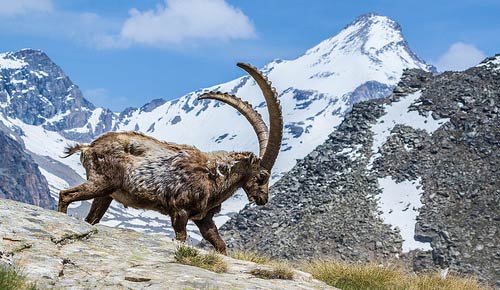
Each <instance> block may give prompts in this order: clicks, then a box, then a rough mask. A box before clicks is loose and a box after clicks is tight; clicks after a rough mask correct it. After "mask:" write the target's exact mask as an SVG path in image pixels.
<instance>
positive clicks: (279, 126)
mask: <svg viewBox="0 0 500 290" xmlns="http://www.w3.org/2000/svg"><path fill="white" fill-rule="evenodd" d="M238 66H239V67H240V68H242V69H244V70H245V71H246V72H247V73H248V74H249V75H251V76H252V78H253V79H254V80H255V82H257V84H258V85H259V87H260V89H261V90H262V94H263V95H264V98H265V99H266V103H267V109H268V111H269V122H270V124H269V141H268V142H267V146H266V148H265V152H264V155H263V156H262V160H261V163H260V164H261V166H262V167H264V168H265V169H267V170H269V171H271V169H272V168H273V165H274V162H275V161H276V158H278V154H279V152H280V147H281V139H282V137H283V115H282V112H281V105H280V102H279V99H278V94H277V93H276V89H275V88H273V87H272V86H271V82H270V81H269V80H268V79H267V78H266V77H265V76H264V75H262V73H261V72H260V71H259V70H257V69H256V68H255V67H253V66H251V65H249V64H245V63H238Z"/></svg>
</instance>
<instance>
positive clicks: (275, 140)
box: [198, 63, 283, 205]
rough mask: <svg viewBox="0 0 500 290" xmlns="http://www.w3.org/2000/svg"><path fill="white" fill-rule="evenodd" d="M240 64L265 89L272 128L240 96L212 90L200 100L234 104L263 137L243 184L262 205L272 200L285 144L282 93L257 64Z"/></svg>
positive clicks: (252, 197) (254, 199)
mask: <svg viewBox="0 0 500 290" xmlns="http://www.w3.org/2000/svg"><path fill="white" fill-rule="evenodd" d="M238 66H239V67H241V68H242V69H244V70H245V71H246V72H248V74H250V75H251V76H252V77H253V78H254V80H255V82H256V83H257V84H258V85H259V87H260V89H261V90H262V93H263V95H264V98H265V99H266V103H267V109H268V112H269V122H270V129H269V130H268V128H267V125H266V123H265V122H264V121H263V120H262V117H261V116H260V114H259V113H258V112H257V111H255V110H254V109H253V107H252V105H250V104H249V103H247V102H244V101H242V100H241V99H240V98H238V97H236V96H233V95H229V94H226V93H220V92H208V93H205V94H203V95H201V96H199V97H198V99H214V100H219V101H221V102H224V103H226V104H228V105H231V106H232V107H234V108H235V109H236V110H238V111H239V112H240V113H241V114H242V115H243V116H245V118H247V120H248V121H249V122H250V124H251V125H252V127H253V128H254V130H255V133H256V134H257V138H258V140H259V149H260V150H259V151H260V153H259V158H252V160H250V162H249V165H250V167H249V168H248V171H247V172H248V175H247V178H246V180H245V183H244V184H243V190H245V193H246V194H247V196H248V200H249V201H251V202H252V201H255V203H256V204H258V205H264V204H266V203H267V200H268V191H269V178H270V176H271V169H272V168H273V165H274V162H275V161H276V158H277V157H278V154H279V151H280V147H281V138H282V136H283V116H282V113H281V106H280V102H279V100H278V94H277V93H276V90H275V89H274V88H273V87H272V86H271V82H270V81H268V80H267V78H266V77H265V76H264V75H262V73H261V72H259V71H258V70H257V69H256V68H255V67H253V66H251V65H249V64H244V63H238Z"/></svg>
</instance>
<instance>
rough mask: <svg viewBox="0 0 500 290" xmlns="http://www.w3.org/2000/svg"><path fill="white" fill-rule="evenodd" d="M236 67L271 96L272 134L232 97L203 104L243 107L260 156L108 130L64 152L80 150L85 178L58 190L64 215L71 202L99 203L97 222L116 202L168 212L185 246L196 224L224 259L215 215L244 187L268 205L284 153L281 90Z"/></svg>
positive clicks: (92, 216) (214, 95)
mask: <svg viewBox="0 0 500 290" xmlns="http://www.w3.org/2000/svg"><path fill="white" fill-rule="evenodd" d="M239 66H241V67H242V68H244V69H245V70H247V71H248V72H249V73H250V74H251V75H252V77H254V78H255V79H256V81H257V83H258V84H259V86H261V89H262V91H263V94H264V96H265V97H266V101H267V102H268V108H269V113H270V116H271V129H273V128H275V129H274V130H275V131H274V132H273V131H271V132H270V135H269V136H271V138H269V140H268V137H267V136H268V130H267V126H266V125H265V123H263V121H262V119H261V117H260V115H258V113H257V112H256V111H254V110H253V108H252V107H251V106H250V105H249V104H248V103H243V102H242V101H241V100H240V99H239V98H237V97H235V96H232V95H227V94H224V95H223V96H222V97H221V95H220V93H218V92H210V93H207V94H205V95H204V96H200V99H202V98H208V99H217V100H221V99H222V100H221V101H224V102H226V103H228V104H229V105H231V106H233V107H235V108H236V109H238V111H240V113H242V114H243V115H244V116H245V117H246V118H247V119H248V120H249V121H250V123H251V124H252V126H254V129H255V131H256V133H257V136H258V138H259V143H260V144H261V152H260V156H261V157H258V156H256V155H255V154H254V153H252V152H225V151H220V152H212V153H204V152H201V151H200V150H198V149H196V148H195V147H192V146H188V145H179V144H174V143H168V142H161V141H158V140H156V139H154V138H151V137H148V136H146V135H144V134H141V133H136V132H121V133H116V132H110V133H106V134H104V135H102V136H100V137H99V138H97V139H96V140H94V141H93V142H92V143H91V144H89V145H83V144H77V145H74V146H70V147H68V148H66V150H65V152H64V153H65V154H66V157H67V156H70V155H72V154H75V153H77V152H81V156H80V158H81V162H82V164H83V167H84V168H85V170H86V174H87V181H86V182H84V183H83V184H80V185H78V186H75V187H73V188H70V189H66V190H62V191H61V192H60V194H59V211H61V212H64V213H66V212H67V210H68V206H69V204H70V203H72V202H74V201H79V200H88V199H94V200H93V202H92V207H91V209H90V212H89V214H88V216H87V218H86V221H87V222H89V223H91V224H96V223H98V222H99V221H100V220H101V218H102V217H103V215H104V213H105V212H106V210H107V209H108V207H109V205H110V203H111V201H112V200H116V201H118V202H120V203H122V204H123V205H124V206H125V207H128V206H130V207H133V208H140V209H151V210H156V211H158V212H160V213H163V214H166V215H169V216H170V218H171V220H172V227H173V228H174V231H175V234H176V238H177V239H178V240H180V241H185V240H186V238H187V233H186V224H187V222H188V220H189V219H191V220H193V221H194V222H195V224H196V225H197V226H198V228H199V229H200V232H201V234H202V236H203V237H204V238H205V239H206V240H208V241H209V242H210V243H211V244H212V245H213V246H214V247H215V249H216V250H217V251H219V252H221V253H224V254H225V253H226V245H225V243H224V241H223V240H222V239H221V237H220V236H219V233H218V231H217V227H216V226H215V223H214V222H213V216H214V214H216V213H218V212H219V211H220V209H221V204H222V202H224V201H225V200H227V199H228V198H229V197H230V196H232V195H233V194H234V192H235V191H236V190H237V189H239V188H243V190H244V191H245V192H246V194H247V196H248V199H249V200H250V201H251V202H255V203H256V204H258V205H263V204H265V203H267V200H268V184H269V176H270V170H271V168H272V165H273V164H274V161H275V160H276V157H277V154H278V152H279V146H280V144H281V136H282V127H283V126H282V125H283V120H282V117H281V107H280V106H279V102H278V99H277V95H276V91H275V90H274V89H273V88H272V87H271V86H270V83H269V82H268V81H267V79H266V78H265V77H264V76H262V74H261V73H260V72H258V71H257V70H256V69H255V68H253V67H251V66H249V65H246V64H239ZM269 105H270V106H269ZM273 116H274V117H273ZM267 145H269V148H271V149H268V148H267Z"/></svg>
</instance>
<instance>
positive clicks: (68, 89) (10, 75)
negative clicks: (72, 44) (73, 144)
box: [0, 49, 114, 140]
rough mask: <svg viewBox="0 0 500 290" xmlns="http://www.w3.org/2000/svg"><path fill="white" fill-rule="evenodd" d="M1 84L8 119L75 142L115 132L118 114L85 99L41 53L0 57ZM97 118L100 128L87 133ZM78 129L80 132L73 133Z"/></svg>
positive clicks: (0, 107) (0, 95) (30, 51)
mask: <svg viewBox="0 0 500 290" xmlns="http://www.w3.org/2000/svg"><path fill="white" fill-rule="evenodd" d="M0 84H1V85H0V103H1V105H0V110H1V111H2V112H3V113H4V115H5V116H6V117H9V118H12V119H18V120H20V121H22V122H23V123H25V124H28V125H35V126H42V127H43V128H44V129H47V130H50V131H55V132H59V133H61V134H62V135H63V136H65V137H67V138H68V139H74V140H85V139H86V140H90V139H91V138H92V137H93V136H96V135H99V134H101V133H103V132H106V131H109V130H111V120H112V119H113V117H114V114H113V113H112V112H111V111H109V110H106V109H102V108H96V107H95V106H94V104H92V103H91V102H89V101H88V100H87V99H85V98H84V97H83V95H82V92H81V91H80V89H79V88H78V86H76V85H75V84H73V82H72V81H71V80H70V79H69V77H68V76H66V75H65V74H64V72H63V71H62V69H61V68H60V67H59V66H57V65H56V64H55V63H54V62H52V60H51V59H50V58H49V57H48V56H47V55H46V54H45V53H44V52H42V51H41V50H33V49H23V50H21V51H19V52H15V53H3V54H0ZM96 114H99V116H98V117H99V120H98V122H96V123H97V124H96V126H95V127H91V126H90V127H91V128H88V129H89V130H85V129H87V127H89V126H88V122H89V120H91V119H92V118H95V115H96ZM75 128H79V129H78V130H72V129H75Z"/></svg>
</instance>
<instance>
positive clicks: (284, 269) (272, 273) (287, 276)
mask: <svg viewBox="0 0 500 290" xmlns="http://www.w3.org/2000/svg"><path fill="white" fill-rule="evenodd" d="M250 274H252V275H254V276H255V277H257V278H261V279H284V280H292V279H293V270H292V269H291V268H290V267H288V266H287V265H285V264H283V263H278V264H274V266H273V269H272V270H268V269H260V268H256V269H253V270H252V271H250Z"/></svg>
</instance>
